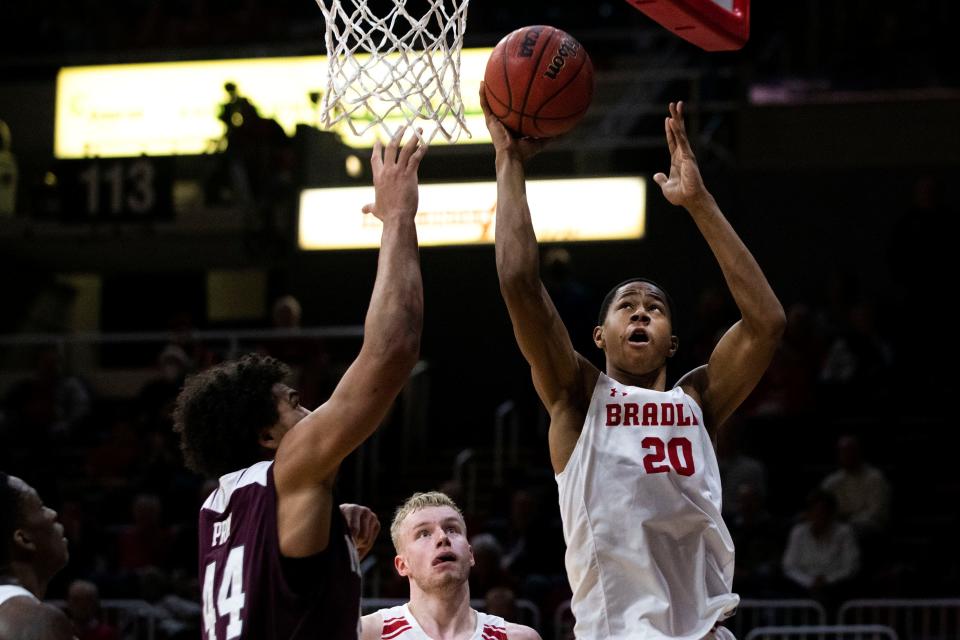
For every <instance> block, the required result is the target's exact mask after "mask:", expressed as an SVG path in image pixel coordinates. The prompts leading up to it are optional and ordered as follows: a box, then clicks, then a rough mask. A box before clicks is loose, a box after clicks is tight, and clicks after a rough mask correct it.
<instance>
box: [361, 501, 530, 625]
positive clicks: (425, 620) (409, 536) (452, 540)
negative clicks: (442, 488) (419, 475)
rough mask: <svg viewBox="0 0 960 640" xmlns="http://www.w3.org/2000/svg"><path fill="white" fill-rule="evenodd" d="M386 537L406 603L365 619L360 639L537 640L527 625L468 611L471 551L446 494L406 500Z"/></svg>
mask: <svg viewBox="0 0 960 640" xmlns="http://www.w3.org/2000/svg"><path fill="white" fill-rule="evenodd" d="M390 537H391V538H393V546H394V547H395V548H396V551H397V556H396V557H395V558H394V561H393V563H394V566H395V567H396V569H397V573H399V574H400V575H401V576H404V577H406V578H407V579H408V580H409V582H410V602H408V603H407V604H404V605H400V606H398V607H391V608H388V609H380V610H379V611H376V612H374V613H372V614H370V615H368V616H364V617H363V618H362V620H361V624H362V626H363V636H362V640H540V635H539V634H538V633H537V632H536V631H534V630H533V629H531V628H530V627H525V626H523V625H521V624H513V623H510V622H506V621H504V619H503V618H501V617H499V616H491V615H488V614H486V613H482V612H480V611H476V610H475V609H472V608H471V607H470V585H469V584H468V579H469V577H470V567H472V566H473V552H472V550H471V549H470V544H469V543H468V542H467V525H466V523H465V522H464V520H463V514H462V513H461V512H460V509H459V508H458V507H457V505H456V504H455V503H454V502H453V500H451V499H450V498H449V497H448V496H447V495H446V494H444V493H440V492H439V491H431V492H428V493H415V494H413V495H412V496H411V497H409V498H408V499H407V500H406V501H405V502H404V503H403V504H402V505H401V506H400V508H399V509H397V513H396V515H395V516H394V518H393V524H391V525H390Z"/></svg>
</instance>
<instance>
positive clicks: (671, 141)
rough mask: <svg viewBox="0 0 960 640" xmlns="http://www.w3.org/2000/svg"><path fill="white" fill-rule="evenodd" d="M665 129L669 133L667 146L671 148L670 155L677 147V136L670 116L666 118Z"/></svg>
mask: <svg viewBox="0 0 960 640" xmlns="http://www.w3.org/2000/svg"><path fill="white" fill-rule="evenodd" d="M663 129H664V131H665V132H666V134H667V148H668V149H670V155H673V152H674V151H675V150H676V149H677V136H676V135H675V134H674V132H673V126H672V124H671V121H670V118H666V119H664V121H663Z"/></svg>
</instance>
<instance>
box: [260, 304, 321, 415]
mask: <svg viewBox="0 0 960 640" xmlns="http://www.w3.org/2000/svg"><path fill="white" fill-rule="evenodd" d="M270 315H271V322H272V328H273V329H275V330H278V331H284V332H287V335H285V336H283V337H278V338H273V339H270V340H268V341H267V342H265V343H264V344H263V346H262V347H261V349H260V351H261V352H263V353H264V354H266V355H269V356H273V357H274V358H276V359H278V360H280V361H281V362H284V363H286V364H287V366H289V367H290V369H291V370H292V372H293V380H294V385H293V386H294V387H295V388H296V389H297V390H298V391H299V392H300V401H301V402H302V403H303V404H304V405H305V406H308V407H312V406H319V405H321V404H323V402H324V401H325V400H326V399H327V397H328V396H329V394H330V392H331V391H333V387H334V386H336V380H335V379H333V378H334V376H331V375H330V370H329V364H330V357H329V354H328V353H327V351H326V349H325V348H324V345H323V341H322V340H321V339H320V338H309V337H305V336H302V335H298V333H299V331H300V329H301V328H302V318H303V309H302V307H301V306H300V301H299V300H297V299H296V298H295V297H294V296H292V295H284V296H280V297H279V298H277V299H276V300H275V301H274V303H273V309H272V310H271V314H270Z"/></svg>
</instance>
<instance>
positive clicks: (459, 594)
mask: <svg viewBox="0 0 960 640" xmlns="http://www.w3.org/2000/svg"><path fill="white" fill-rule="evenodd" d="M409 608H410V613H412V614H413V617H414V618H416V619H417V623H418V624H419V625H420V627H421V628H422V629H423V631H424V632H425V633H426V634H427V635H428V636H430V637H431V638H434V640H446V639H450V638H469V637H470V636H471V635H472V634H473V631H474V629H475V628H476V624H477V619H476V613H475V612H474V611H473V609H471V608H470V586H469V584H468V583H466V582H464V583H463V584H461V585H458V586H456V587H453V588H451V589H446V590H437V591H431V592H426V591H422V590H420V589H419V588H417V587H416V585H414V584H413V583H412V582H411V583H410V604H409Z"/></svg>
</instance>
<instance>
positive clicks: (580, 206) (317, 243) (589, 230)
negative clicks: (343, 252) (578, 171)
mask: <svg viewBox="0 0 960 640" xmlns="http://www.w3.org/2000/svg"><path fill="white" fill-rule="evenodd" d="M373 199H374V194H373V187H338V188H329V189H307V190H305V191H303V192H301V194H300V230H299V243H300V248H301V249H368V248H375V247H378V246H379V245H380V233H381V228H382V225H381V224H380V221H379V220H378V219H377V218H375V217H374V216H372V215H365V214H363V213H361V211H360V210H361V207H363V205H364V204H366V203H368V202H373ZM527 201H528V202H529V204H530V213H531V216H532V218H533V226H534V230H535V231H536V234H537V238H538V239H539V240H540V241H541V242H570V241H582V240H627V239H637V238H642V237H643V234H644V224H645V214H646V182H645V181H644V179H643V178H641V177H631V178H583V179H575V180H528V181H527ZM496 209H497V185H496V183H495V182H462V183H456V184H424V185H420V210H419V212H418V213H417V235H418V237H419V239H420V244H421V246H442V245H467V244H489V243H492V242H493V233H494V220H495V213H496Z"/></svg>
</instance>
